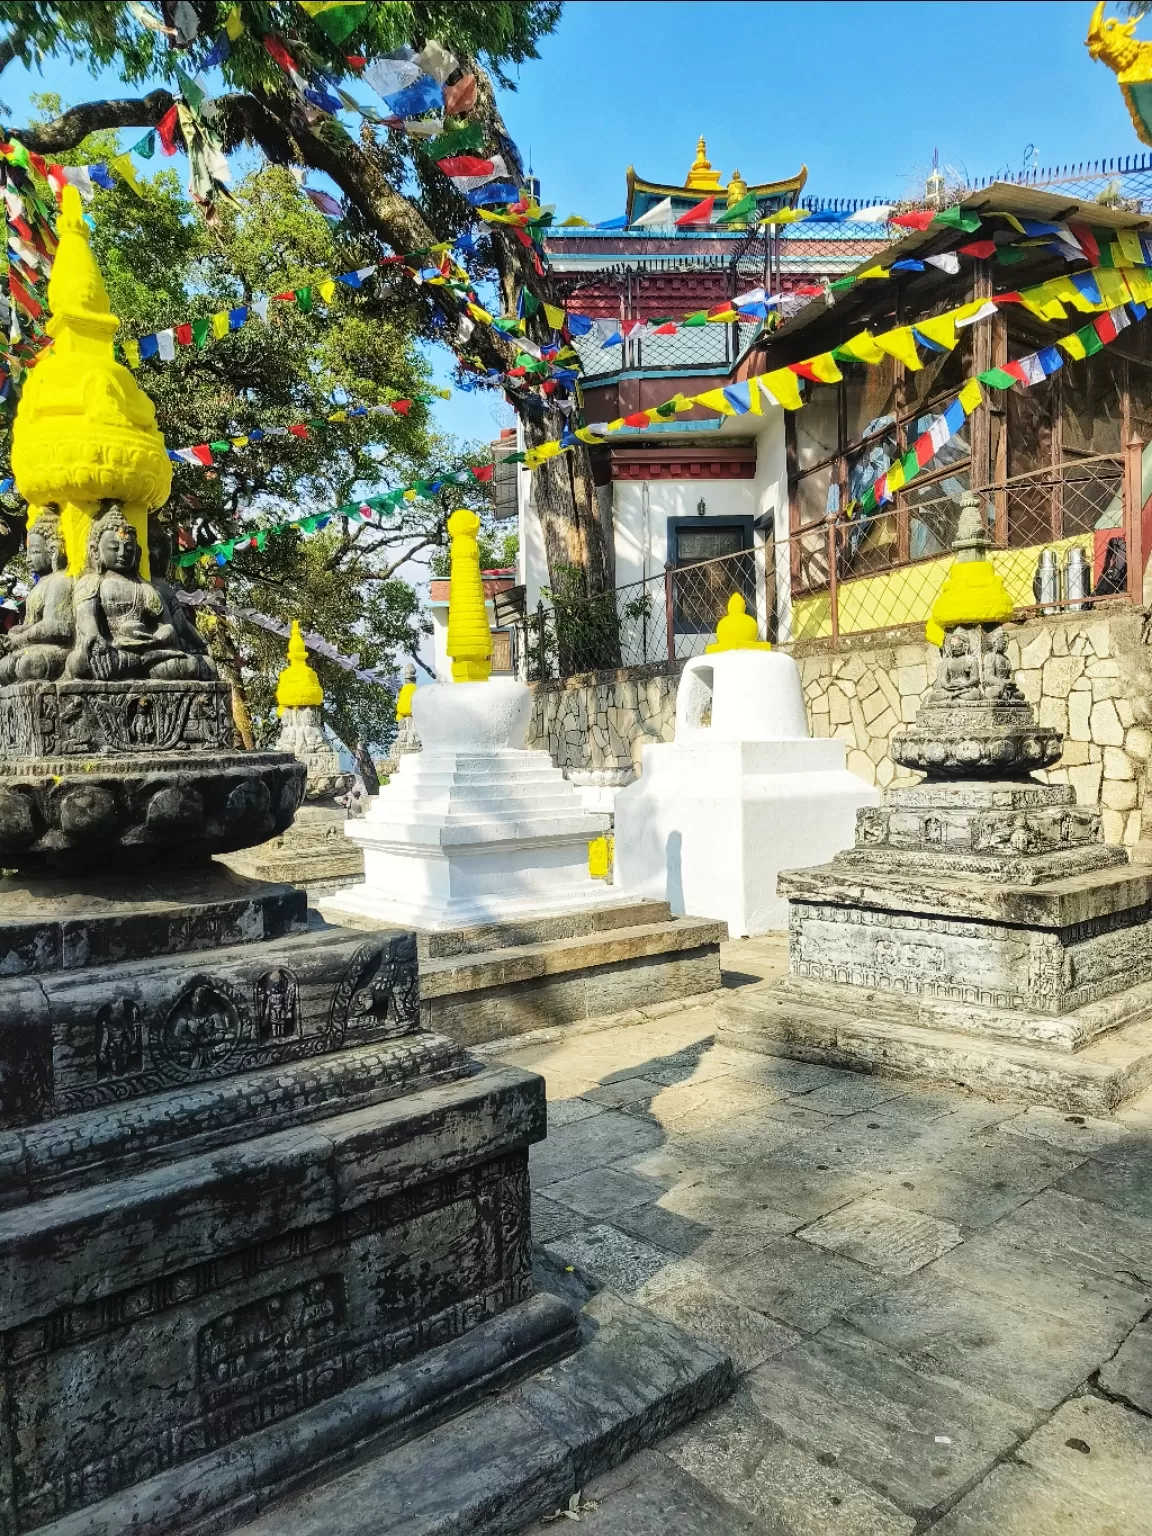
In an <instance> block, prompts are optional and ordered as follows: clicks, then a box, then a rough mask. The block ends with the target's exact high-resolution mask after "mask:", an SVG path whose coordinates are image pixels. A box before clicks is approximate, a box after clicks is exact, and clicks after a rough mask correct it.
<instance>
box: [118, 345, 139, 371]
mask: <svg viewBox="0 0 1152 1536" xmlns="http://www.w3.org/2000/svg"><path fill="white" fill-rule="evenodd" d="M120 345H121V346H122V347H123V348H124V360H125V362H126V363H127V364H128V366H129V368H139V366H140V343H139V342H136V341H123V342H121V343H120Z"/></svg>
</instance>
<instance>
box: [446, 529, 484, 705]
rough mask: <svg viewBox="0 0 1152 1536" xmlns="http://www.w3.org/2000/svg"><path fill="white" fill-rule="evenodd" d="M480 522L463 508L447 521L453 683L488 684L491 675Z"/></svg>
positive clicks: (449, 650) (449, 651)
mask: <svg viewBox="0 0 1152 1536" xmlns="http://www.w3.org/2000/svg"><path fill="white" fill-rule="evenodd" d="M479 532H480V519H479V518H478V517H477V516H476V514H475V512H468V511H466V510H465V509H463V508H461V509H460V510H459V511H457V512H453V514H452V516H451V517H450V518H449V519H448V537H449V538H450V539H451V540H452V551H451V560H452V564H451V575H452V585H451V588H450V589H449V595H448V654H449V656H451V658H452V681H453V682H454V683H486V682H487V681H488V678H489V677H490V676H491V674H492V631H491V630H490V629H489V628H488V614H487V612H486V611H485V608H484V581H483V578H482V577H481V575H480V546H479V544H477V542H476V535H477V534H478V533H479Z"/></svg>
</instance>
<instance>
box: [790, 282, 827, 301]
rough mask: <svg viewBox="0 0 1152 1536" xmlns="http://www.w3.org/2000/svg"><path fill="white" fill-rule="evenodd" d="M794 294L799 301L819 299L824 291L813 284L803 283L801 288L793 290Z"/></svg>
mask: <svg viewBox="0 0 1152 1536" xmlns="http://www.w3.org/2000/svg"><path fill="white" fill-rule="evenodd" d="M792 292H793V293H794V294H795V295H796V297H797V298H799V299H818V298H819V297H820V295H821V294H822V293H823V292H824V290H823V288H817V287H816V286H815V285H814V284H812V283H802V284H801V286H800V287H799V288H793V290H792Z"/></svg>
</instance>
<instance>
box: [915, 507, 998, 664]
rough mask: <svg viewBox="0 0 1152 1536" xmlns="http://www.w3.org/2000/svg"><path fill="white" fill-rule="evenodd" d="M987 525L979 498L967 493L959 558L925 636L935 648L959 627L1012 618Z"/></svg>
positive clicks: (962, 509)
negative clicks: (992, 555) (991, 553)
mask: <svg viewBox="0 0 1152 1536" xmlns="http://www.w3.org/2000/svg"><path fill="white" fill-rule="evenodd" d="M989 542H990V541H989V538H988V525H987V523H986V522H985V520H984V513H983V511H982V510H981V506H980V498H979V497H978V496H975V495H973V494H972V492H971V491H968V492H966V493H965V494H964V495H963V496H962V497H961V498H960V517H959V519H958V520H957V531H956V538H955V541H954V542H953V545H952V548H953V549H954V550H955V551H956V558H955V560H954V561H953V562H952V566H951V569H950V570H949V572H948V574H947V576H946V577H945V578H944V585H943V586H942V587H941V588H940V595H939V596H938V597H937V599H936V601H935V602H934V603H933V604H932V611H931V617H930V618H929V620H928V623H927V624H926V625H925V626H924V636H925V638H926V639H927V640H930V641H931V643H932V644H933V645H935V646H941V645H943V643H944V636H945V634H946V633H947V632H948V630H950V629H955V628H956V626H957V625H959V624H1003V622H1004V621H1005V619H1010V618H1011V617H1012V599H1011V597H1009V595H1008V590H1007V588H1006V587H1005V585H1004V583H1003V581H1002V580H1001V578H1000V573H999V571H998V570H997V569H996V567H995V566H994V565H993V564H992V562H991V560H989V559H988V546H989Z"/></svg>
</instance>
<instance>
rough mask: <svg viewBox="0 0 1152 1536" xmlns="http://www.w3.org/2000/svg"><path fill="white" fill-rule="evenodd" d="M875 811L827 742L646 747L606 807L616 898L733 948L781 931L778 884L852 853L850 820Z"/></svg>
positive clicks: (783, 904)
mask: <svg viewBox="0 0 1152 1536" xmlns="http://www.w3.org/2000/svg"><path fill="white" fill-rule="evenodd" d="M879 803H880V792H879V791H878V790H876V789H874V788H873V787H872V786H871V785H869V784H865V782H864V780H863V779H860V778H858V777H857V776H856V775H855V774H854V773H849V772H848V770H847V769H846V768H845V766H844V743H843V742H842V741H840V740H838V739H836V738H831V739H829V738H820V739H813V738H811V737H809V738H807V739H794V740H790V741H717V740H709V739H708V736H707V733H706V732H702V733H700V734H699V735H695V736H692V737H690V738H689V740H687V741H685V742H683V743H681V742H674V743H670V744H667V745H665V744H658V745H652V746H646V747H644V749H643V768H642V772H641V776H640V778H639V780H638V781H637V782H636V783H635V784H630V785H628V786H627V788H625V789H621V790H620V791H619V792H618V793H617V796H616V876H615V878H616V893H617V896H618V897H621V896H627V897H645V898H648V899H652V900H657V901H667V902H668V903H669V905H670V906H671V908H672V912H673V914H674V915H676V916H680V915H682V914H684V913H688V914H690V915H691V916H693V917H712V918H716V919H718V920H720V921H722V922H726V923H727V924H728V932H729V934H730V935H731V937H733V938H745V937H748V936H749V935H751V934H757V933H769V932H772V931H773V930H776V929H784V928H787V926H788V903H787V901H785V900H783V899H782V898H781V897H779V896H777V894H776V877H777V875H778V874H779V873H780V871H781V870H782V869H798V868H807V867H808V866H809V865H813V864H823V863H825V862H826V861H827V860H828V859H830V858H831V857H832V856H833V854H836V853H839V852H840V851H841V849H844V848H849V847H851V846H852V843H853V840H854V836H855V831H856V812H857V810H858V809H859V808H860V807H861V806H866V805H879Z"/></svg>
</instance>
